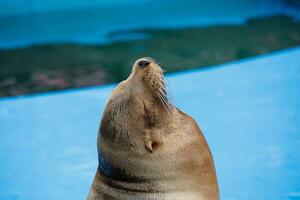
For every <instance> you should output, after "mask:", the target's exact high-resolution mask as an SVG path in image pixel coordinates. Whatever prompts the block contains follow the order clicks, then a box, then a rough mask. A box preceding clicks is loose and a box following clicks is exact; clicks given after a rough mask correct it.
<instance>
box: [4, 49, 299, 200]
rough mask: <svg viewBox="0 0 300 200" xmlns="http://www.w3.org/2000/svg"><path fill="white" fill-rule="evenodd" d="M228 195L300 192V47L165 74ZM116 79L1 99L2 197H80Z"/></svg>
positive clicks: (291, 198) (277, 197) (260, 198)
mask: <svg viewBox="0 0 300 200" xmlns="http://www.w3.org/2000/svg"><path fill="white" fill-rule="evenodd" d="M168 82H169V85H170V88H171V90H172V94H173V99H174V101H175V103H176V105H177V106H178V107H179V108H181V109H182V110H184V111H185V112H187V113H189V114H190V115H192V116H193V117H194V118H195V119H196V120H197V121H198V123H199V124H200V126H201V128H202V130H203V132H204V134H205V136H206V138H207V140H208V143H209V145H210V147H211V150H212V152H213V155H214V159H215V164H216V168H217V175H218V180H219V185H220V190H221V196H222V199H224V200H235V199H236V200H242V199H245V200H249V199H255V200H265V199H268V200H269V199H272V200H285V199H286V200H295V199H300V48H295V49H290V50H285V51H282V52H277V53H274V54H271V55H267V56H262V57H256V58H254V59H248V60H244V61H239V62H234V63H229V64H225V65H221V66H217V67H213V68H209V69H207V70H196V71H188V72H182V73H175V74H171V75H169V76H168ZM113 87H114V85H109V86H102V87H93V88H88V89H82V90H69V91H64V92H57V93H46V94H42V95H35V96H26V97H20V98H4V99H3V98H2V99H1V100H0V199H1V200H8V199H9V200H54V199H55V200H68V199H72V200H75V199H78V200H79V199H80V200H81V199H84V198H85V197H86V195H87V193H88V191H89V188H90V184H91V182H92V179H93V176H94V173H95V171H96V167H97V154H96V136H97V130H98V125H99V120H100V117H101V113H102V111H103V109H104V107H105V103H106V101H107V99H108V96H109V94H110V92H111V90H112V89H113Z"/></svg>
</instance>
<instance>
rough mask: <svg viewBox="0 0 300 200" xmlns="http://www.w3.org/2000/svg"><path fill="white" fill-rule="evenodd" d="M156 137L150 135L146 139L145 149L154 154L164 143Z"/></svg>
mask: <svg viewBox="0 0 300 200" xmlns="http://www.w3.org/2000/svg"><path fill="white" fill-rule="evenodd" d="M155 135H156V134H152V135H150V134H148V135H146V136H145V138H144V143H145V147H146V149H147V150H148V151H149V152H150V153H153V152H154V151H155V149H157V148H158V147H159V146H160V145H161V144H162V143H163V142H162V140H161V138H159V137H157V136H156V137H155Z"/></svg>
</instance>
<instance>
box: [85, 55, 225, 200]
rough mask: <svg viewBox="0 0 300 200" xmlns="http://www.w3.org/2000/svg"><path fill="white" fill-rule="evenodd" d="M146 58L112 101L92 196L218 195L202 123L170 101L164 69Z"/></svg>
mask: <svg viewBox="0 0 300 200" xmlns="http://www.w3.org/2000/svg"><path fill="white" fill-rule="evenodd" d="M143 59H145V58H143ZM146 59H148V60H150V61H151V65H150V66H148V67H146V68H140V67H139V66H138V65H137V63H138V61H139V60H138V61H137V62H136V63H135V64H134V66H133V70H132V73H131V75H130V76H129V77H128V79H127V80H125V81H123V82H122V83H120V84H119V85H118V86H117V88H116V89H115V90H114V91H113V93H112V95H111V97H110V99H109V101H108V103H107V106H106V108H105V111H104V114H103V117H102V121H101V125H100V130H99V134H98V154H99V167H98V169H97V172H96V175H95V178H94V182H93V184H92V188H91V191H90V194H89V197H88V200H100V199H101V200H102V199H103V200H112V199H115V200H121V199H122V200H127V199H128V200H129V199H145V200H146V199H157V200H163V199H191V200H196V199H199V200H200V199H210V200H217V199H219V192H218V185H217V179H216V174H215V168H214V163H213V159H212V156H211V153H210V150H209V147H208V145H207V143H206V141H205V139H204V137H203V135H202V133H201V131H200V129H199V127H198V125H197V123H196V122H195V121H194V120H193V119H192V118H191V117H190V116H188V115H186V114H185V113H183V112H181V111H180V110H179V109H177V108H175V107H174V106H173V105H172V104H171V103H170V100H169V99H168V95H167V93H166V84H165V81H164V77H163V72H162V70H161V68H160V67H159V66H158V64H156V62H155V61H154V60H152V59H149V58H146Z"/></svg>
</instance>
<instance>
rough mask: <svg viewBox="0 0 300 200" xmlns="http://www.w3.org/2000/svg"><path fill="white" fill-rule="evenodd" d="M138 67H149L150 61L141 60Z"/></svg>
mask: <svg viewBox="0 0 300 200" xmlns="http://www.w3.org/2000/svg"><path fill="white" fill-rule="evenodd" d="M138 65H139V66H140V67H147V66H148V65H150V61H149V60H141V61H139V62H138Z"/></svg>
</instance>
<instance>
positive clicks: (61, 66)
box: [0, 0, 300, 97]
mask: <svg viewBox="0 0 300 200" xmlns="http://www.w3.org/2000/svg"><path fill="white" fill-rule="evenodd" d="M297 45H300V1H298V0H223V1H218V0H110V1H102V0H84V1H82V0H72V1H61V0H0V96H2V97H4V96H16V95H24V94H31V93H40V92H47V91H52V90H61V89H66V88H78V87H86V86H92V85H101V84H105V83H110V82H118V81H120V80H123V79H125V78H126V77H127V76H128V74H129V73H130V70H131V65H132V63H133V62H134V60H135V59H137V58H139V57H142V56H150V57H153V58H155V59H156V60H158V61H159V62H160V63H161V65H162V66H163V68H164V69H165V70H166V71H167V72H174V71H180V70H186V69H191V68H201V67H209V66H211V65H216V64H220V63H225V62H229V61H232V60H238V59H243V58H246V57H252V56H256V55H260V54H266V53H269V52H272V51H275V50H280V49H286V48H291V47H294V46H297Z"/></svg>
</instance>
